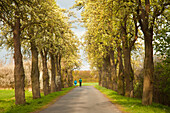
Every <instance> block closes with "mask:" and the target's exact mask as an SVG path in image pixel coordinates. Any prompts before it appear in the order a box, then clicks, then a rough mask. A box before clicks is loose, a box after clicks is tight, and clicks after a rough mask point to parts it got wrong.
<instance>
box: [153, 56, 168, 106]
mask: <svg viewBox="0 0 170 113" xmlns="http://www.w3.org/2000/svg"><path fill="white" fill-rule="evenodd" d="M154 92H155V93H154V94H155V95H154V97H153V99H154V101H155V102H159V103H162V104H165V105H170V95H169V94H170V58H167V59H166V60H164V61H162V62H159V63H157V64H156V66H155V72H154Z"/></svg>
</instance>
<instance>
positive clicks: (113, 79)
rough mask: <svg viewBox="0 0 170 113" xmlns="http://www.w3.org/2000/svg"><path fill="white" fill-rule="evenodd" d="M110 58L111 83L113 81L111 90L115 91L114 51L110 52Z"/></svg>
mask: <svg viewBox="0 0 170 113" xmlns="http://www.w3.org/2000/svg"><path fill="white" fill-rule="evenodd" d="M110 58H111V61H112V62H111V73H112V74H111V75H112V78H111V79H112V81H113V83H112V84H113V88H112V89H113V90H114V91H117V70H116V63H115V57H114V51H113V50H111V51H110Z"/></svg>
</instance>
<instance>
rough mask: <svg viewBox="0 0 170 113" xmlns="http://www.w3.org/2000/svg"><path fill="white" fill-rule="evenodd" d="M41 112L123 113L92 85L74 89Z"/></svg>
mask: <svg viewBox="0 0 170 113" xmlns="http://www.w3.org/2000/svg"><path fill="white" fill-rule="evenodd" d="M40 113H121V112H120V111H119V110H118V109H117V108H116V107H115V106H114V105H113V104H112V103H111V102H109V100H108V99H107V98H106V97H104V95H103V94H101V93H100V92H99V91H98V90H97V89H95V88H94V87H92V86H82V87H77V88H75V89H73V90H72V91H71V92H69V93H68V94H66V95H64V96H63V97H61V98H60V99H59V100H57V101H56V102H55V103H54V104H53V105H51V106H49V107H48V108H46V109H44V110H43V111H41V112H40Z"/></svg>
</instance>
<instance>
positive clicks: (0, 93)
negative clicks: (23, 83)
mask: <svg viewBox="0 0 170 113" xmlns="http://www.w3.org/2000/svg"><path fill="white" fill-rule="evenodd" d="M73 88H74V87H69V88H63V89H62V91H58V92H54V93H51V94H49V95H47V96H44V95H43V94H41V95H42V96H41V98H39V99H34V100H33V99H32V92H30V91H26V101H27V103H26V104H24V105H15V100H14V97H15V94H14V90H0V112H1V113H30V112H33V111H36V110H38V109H40V108H42V107H43V106H45V105H47V104H49V103H50V102H51V101H52V100H54V99H56V98H58V97H60V96H62V95H65V94H66V93H67V92H69V91H70V90H71V89H73Z"/></svg>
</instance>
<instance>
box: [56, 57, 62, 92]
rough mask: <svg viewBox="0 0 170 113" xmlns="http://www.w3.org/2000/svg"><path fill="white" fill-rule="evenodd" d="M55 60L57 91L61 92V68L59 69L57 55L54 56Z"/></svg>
mask: <svg viewBox="0 0 170 113" xmlns="http://www.w3.org/2000/svg"><path fill="white" fill-rule="evenodd" d="M55 57H56V58H55V60H56V70H57V90H58V91H61V87H62V85H61V68H60V59H59V54H58V55H56V56H55Z"/></svg>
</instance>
